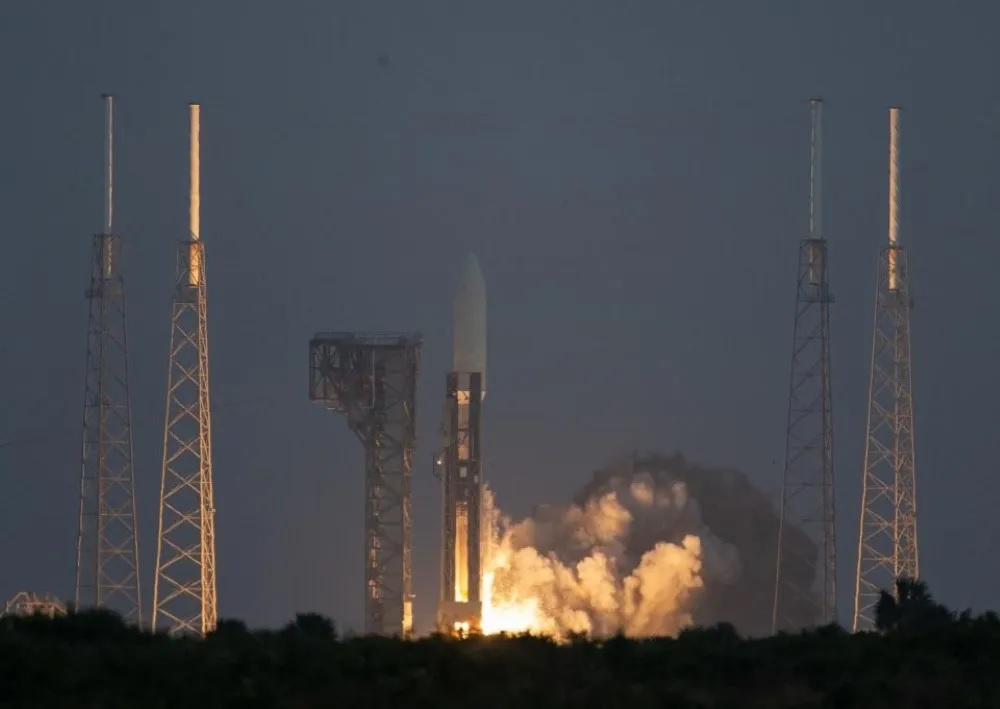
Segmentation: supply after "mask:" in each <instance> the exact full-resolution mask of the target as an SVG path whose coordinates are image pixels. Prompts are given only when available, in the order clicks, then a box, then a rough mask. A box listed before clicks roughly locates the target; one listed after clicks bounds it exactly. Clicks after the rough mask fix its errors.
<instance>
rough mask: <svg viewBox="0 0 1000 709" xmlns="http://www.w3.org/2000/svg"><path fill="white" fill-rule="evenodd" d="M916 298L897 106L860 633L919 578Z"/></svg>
mask: <svg viewBox="0 0 1000 709" xmlns="http://www.w3.org/2000/svg"><path fill="white" fill-rule="evenodd" d="M912 307H913V301H912V299H911V297H910V288H909V278H908V273H907V266H906V250H905V249H904V247H903V246H901V245H900V243H899V109H898V108H890V109H889V242H888V244H886V245H884V246H883V247H882V249H881V252H880V255H879V267H878V282H877V285H876V296H875V325H874V335H873V338H872V363H871V377H870V384H869V395H868V399H869V404H868V435H867V439H866V442H865V464H864V481H863V489H862V495H861V524H860V530H859V533H858V569H857V577H856V584H855V591H854V630H855V631H857V630H866V629H869V628H871V627H872V625H873V624H874V614H875V604H876V603H877V602H878V598H879V592H880V591H881V590H883V589H884V590H893V589H894V583H895V580H896V579H898V578H901V577H907V578H917V577H918V576H919V572H920V567H919V561H918V554H917V496H916V476H915V472H914V436H913V390H912V381H911V370H910V310H911V309H912Z"/></svg>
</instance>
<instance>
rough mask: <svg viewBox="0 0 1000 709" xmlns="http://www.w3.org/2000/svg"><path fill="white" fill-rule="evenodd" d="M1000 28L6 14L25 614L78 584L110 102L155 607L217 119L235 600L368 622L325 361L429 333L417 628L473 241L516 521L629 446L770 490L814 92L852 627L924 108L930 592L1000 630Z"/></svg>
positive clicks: (755, 21)
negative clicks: (37, 599) (188, 309)
mask: <svg viewBox="0 0 1000 709" xmlns="http://www.w3.org/2000/svg"><path fill="white" fill-rule="evenodd" d="M998 22H1000V10H997V9H996V8H994V7H993V5H992V3H986V2H970V3H964V4H962V5H961V8H960V9H959V8H958V7H956V8H953V9H951V10H949V9H947V8H945V7H944V6H943V5H942V4H941V3H932V2H926V1H911V2H896V1H892V2H890V1H888V0H887V1H885V2H879V3H870V2H862V1H861V0H853V1H849V2H845V1H840V2H817V1H810V2H764V1H758V2H752V3H751V2H738V1H731V2H710V1H701V2H668V1H666V0H660V1H656V0H649V1H647V2H638V1H637V2H627V1H621V2H612V1H611V0H605V1H604V2H598V1H596V0H591V1H587V2H583V1H581V0H576V1H573V2H569V1H560V2H556V1H555V0H547V1H545V2H504V3H486V2H451V3H445V2H436V1H434V2H432V1H429V0H428V1H427V2H419V3H416V2H381V1H379V2H355V3H347V2H326V3H321V2H314V3H307V2H293V1H289V2H263V1H260V0H248V1H245V2H239V3H237V2H213V3H207V2H196V1H194V0H172V1H171V2H143V3H130V2H104V1H97V0H93V1H89V2H69V1H64V2H55V1H52V2H49V1H46V0H4V1H3V2H2V3H0V89H2V95H3V97H4V99H3V104H4V109H3V111H2V112H0V214H2V216H3V221H2V227H0V229H2V231H3V233H4V243H5V245H6V253H5V257H4V259H3V261H4V263H5V265H6V269H5V277H4V278H2V279H0V299H2V302H3V303H4V304H5V307H4V308H3V310H2V314H0V319H2V327H3V331H4V333H5V336H4V338H3V339H4V344H3V346H2V347H0V376H2V378H3V381H2V385H0V386H2V388H0V390H2V391H3V406H0V445H2V447H0V476H2V480H3V482H4V485H3V487H2V492H0V558H2V559H3V565H2V570H0V601H3V600H6V599H8V598H9V597H11V596H12V595H13V594H14V593H15V592H17V591H20V590H30V591H36V592H48V593H53V594H56V595H58V596H59V597H61V598H64V599H70V598H72V595H73V578H74V564H75V537H76V527H77V514H78V504H79V502H78V495H79V471H80V461H79V458H80V437H81V422H82V416H83V374H84V354H85V334H86V325H87V303H86V300H85V298H84V291H85V289H86V287H87V279H88V275H89V263H88V259H89V255H90V248H91V235H92V234H93V233H94V232H95V231H98V230H100V228H101V215H102V206H101V204H102V203H101V179H102V150H103V138H102V135H103V133H102V131H103V106H102V103H101V98H100V96H101V94H102V93H104V92H110V93H114V94H115V95H116V130H117V136H116V205H115V208H116V222H117V231H118V232H119V233H121V234H122V238H123V241H124V248H125V269H126V271H125V278H126V287H127V294H128V316H129V337H130V357H131V374H132V399H133V431H134V438H135V476H136V488H137V495H138V498H139V503H138V504H139V510H138V511H139V515H140V520H139V526H140V540H139V543H140V556H141V564H142V568H141V573H142V584H143V598H144V608H143V611H144V615H145V616H147V617H148V615H149V607H150V601H151V597H152V581H153V571H154V569H153V565H154V559H155V552H156V544H155V542H156V516H157V509H158V499H157V495H158V492H159V486H160V465H161V456H162V436H163V418H164V397H165V385H166V375H167V355H168V341H169V334H170V329H169V325H170V322H169V316H170V299H171V296H172V286H173V278H174V265H175V249H176V246H175V244H176V242H177V241H178V240H179V239H181V238H185V237H186V225H187V222H186V219H187V158H188V155H187V140H188V137H187V107H186V104H187V103H188V102H189V101H199V102H200V103H201V104H202V119H201V120H202V128H201V130H202V132H201V141H202V236H203V238H204V241H205V245H206V252H207V279H208V299H209V306H208V307H209V339H210V353H211V367H212V369H211V376H212V380H211V384H212V397H213V414H212V416H213V419H212V422H213V432H214V469H215V502H216V507H217V510H218V511H217V515H216V534H217V563H218V598H219V615H220V617H238V618H243V619H245V620H246V621H247V622H248V623H249V624H251V625H255V626H275V625H278V624H281V623H284V622H285V621H287V620H288V619H290V618H291V616H292V614H293V613H295V612H296V611H305V610H312V611H318V612H321V613H324V614H326V615H329V616H332V617H333V618H334V619H335V620H336V621H337V622H338V623H339V624H341V625H344V626H349V627H353V628H356V629H361V628H362V625H363V624H362V607H363V587H362V578H363V576H362V571H363V569H362V553H363V548H364V542H363V533H362V532H363V497H362V490H363V488H362V471H363V457H362V450H361V447H360V445H359V444H358V443H357V441H356V440H355V439H354V437H353V435H352V434H351V433H350V432H349V431H348V429H347V426H346V424H345V421H344V419H343V418H342V417H339V416H336V415H334V414H331V413H329V412H326V411H323V410H322V409H320V408H318V407H316V406H314V405H312V404H310V402H309V400H308V390H307V365H308V359H307V353H308V342H309V339H310V337H311V336H312V335H313V333H315V332H317V331H320V330H333V329H350V330H382V329H393V330H397V329H398V330H419V331H421V332H422V333H424V336H425V344H424V350H423V365H422V371H421V376H420V383H419V400H418V411H417V417H418V434H419V436H420V441H419V448H418V450H417V453H416V456H415V469H414V482H413V509H414V511H413V514H414V526H415V540H414V555H413V559H414V590H415V593H416V594H417V598H416V622H417V629H418V630H426V629H428V628H429V625H430V623H431V621H432V618H433V612H434V605H435V602H436V599H437V585H438V546H439V539H440V520H439V516H440V490H439V484H438V481H437V480H436V479H435V478H434V477H433V475H432V472H431V454H432V446H433V445H435V444H436V442H437V436H436V431H437V428H438V425H439V418H440V411H441V405H442V401H443V397H444V380H445V372H446V369H447V368H448V365H449V361H450V360H449V358H450V347H451V336H450V322H449V320H450V314H451V296H452V292H453V290H454V288H455V286H456V282H457V279H458V276H459V271H460V269H461V266H462V264H463V262H464V260H465V258H466V256H467V254H468V253H469V252H470V251H472V252H475V253H476V255H477V256H478V258H479V261H480V264H481V266H482V270H483V274H484V276H485V279H486V284H487V289H488V297H489V327H490V329H489V335H488V338H489V339H488V342H489V345H488V347H489V355H488V356H489V396H488V398H487V401H486V404H485V416H486V424H485V425H486V429H485V432H484V436H485V457H486V463H485V470H486V476H487V478H488V480H489V484H490V485H491V487H493V488H494V490H495V491H496V494H497V498H498V503H499V505H500V506H501V507H502V508H503V509H504V510H505V511H507V512H509V513H511V514H513V515H514V516H517V517H520V516H523V515H525V514H527V513H528V512H529V511H530V510H531V508H532V506H533V505H535V504H538V503H541V502H555V503H559V502H565V501H567V500H568V499H569V498H570V497H571V495H572V494H573V493H574V492H575V491H576V490H577V489H578V488H580V487H581V486H582V485H583V484H584V483H585V482H586V481H587V480H588V479H589V477H590V475H591V473H592V472H593V470H594V469H596V468H598V467H599V466H601V465H603V464H605V463H607V462H608V461H609V460H611V459H612V458H614V457H616V456H619V455H621V454H623V453H625V452H627V451H631V450H632V449H640V450H644V451H660V452H663V453H670V452H672V451H674V450H678V449H679V450H681V451H683V452H684V453H685V455H687V456H688V457H689V458H692V459H694V460H697V461H701V462H704V463H708V464H719V465H727V466H734V467H737V468H739V469H741V470H743V471H745V472H746V473H747V474H748V475H749V476H750V477H751V478H752V479H753V480H754V481H755V483H756V484H757V485H759V486H760V487H761V488H762V489H763V490H765V491H767V492H768V493H773V494H775V496H776V495H777V492H778V490H779V485H780V471H781V461H782V455H783V448H784V430H785V407H786V400H787V395H788V368H789V358H790V348H791V330H792V315H793V309H794V297H795V282H796V265H797V255H798V251H797V249H798V241H799V240H800V239H801V238H804V237H805V236H806V233H807V226H808V204H807V199H808V189H809V187H808V170H809V107H808V104H807V103H806V100H807V99H808V98H810V97H812V96H822V97H823V98H824V99H825V102H826V104H825V110H824V133H825V161H826V162H825V174H824V186H825V190H826V193H825V204H824V212H825V233H826V235H827V237H828V239H829V241H830V263H831V281H832V286H833V291H834V293H835V295H836V298H837V300H836V302H835V304H834V305H833V315H832V328H833V345H832V348H833V377H834V380H833V388H834V416H835V420H836V452H835V455H836V465H837V470H836V472H837V477H838V479H837V513H838V525H837V527H838V540H837V541H838V549H839V574H838V580H839V591H840V593H839V601H840V610H841V620H842V621H843V622H846V623H849V622H850V613H849V608H850V604H851V600H852V594H853V590H854V570H855V563H856V552H857V541H858V540H857V533H858V530H857V523H858V515H859V506H860V496H861V490H860V483H861V464H862V457H863V443H864V434H865V414H866V395H867V384H868V382H867V377H868V364H869V358H870V346H871V345H870V343H871V327H872V308H873V299H874V287H875V269H876V262H877V255H878V249H879V246H880V245H881V244H882V242H883V241H884V240H885V239H886V233H887V226H886V224H887V190H888V185H887V153H888V116H887V111H886V109H887V108H888V107H889V106H890V105H894V104H897V105H900V106H902V109H903V111H902V115H901V185H902V186H901V211H902V226H901V241H902V243H903V244H904V245H905V246H907V248H908V253H909V266H910V276H911V290H912V292H913V295H914V297H915V300H916V308H915V310H914V312H913V315H912V329H913V372H914V375H913V376H914V411H915V426H916V467H917V480H918V482H917V485H918V489H917V500H918V502H917V504H918V526H919V537H920V562H921V564H920V565H921V571H922V575H923V576H924V578H925V579H926V580H927V581H928V583H929V584H930V588H931V591H932V592H933V593H934V595H935V596H936V597H937V598H939V600H941V601H943V602H944V603H946V604H947V605H949V606H952V607H956V608H965V607H972V608H974V609H979V610H982V609H985V608H990V607H993V608H995V607H997V599H998V597H1000V570H998V566H997V564H996V563H994V560H993V555H992V554H991V553H990V552H991V550H992V549H993V548H994V547H995V545H996V544H997V541H998V538H1000V515H998V514H997V513H996V507H997V502H996V501H997V499H998V498H1000V482H998V479H997V475H996V471H997V450H998V448H997V434H996V426H997V422H998V420H1000V412H998V410H997V407H996V406H995V405H990V404H989V402H990V401H996V400H998V398H1000V377H998V375H997V373H996V372H997V368H996V365H995V363H996V361H997V360H998V359H1000V337H998V336H997V334H996V333H995V332H994V328H995V320H996V316H995V314H996V312H997V310H998V309H1000V292H998V290H997V288H996V287H995V281H996V278H995V275H994V272H993V269H994V268H995V267H996V266H997V262H998V259H1000V245H998V244H1000V240H998V235H997V233H996V227H995V219H994V218H993V217H991V216H990V215H991V214H992V213H993V212H994V210H995V209H996V201H997V200H996V194H997V193H998V192H1000V131H998V130H997V127H998V125H1000V93H998V91H997V89H996V82H995V76H994V70H995V68H996V67H997V66H998V60H1000V49H998V48H997V44H996V42H995V30H996V27H997V26H998ZM380 58H382V59H383V60H382V61H380Z"/></svg>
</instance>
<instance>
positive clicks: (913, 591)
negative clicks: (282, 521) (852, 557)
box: [0, 579, 1000, 709]
mask: <svg viewBox="0 0 1000 709" xmlns="http://www.w3.org/2000/svg"><path fill="white" fill-rule="evenodd" d="M876 627H877V630H876V631H874V632H867V633H856V634H851V633H848V632H847V631H846V630H844V629H843V628H842V627H840V626H838V625H828V626H823V627H819V628H815V629H811V630H807V631H803V632H801V633H798V634H786V633H783V634H779V635H776V636H773V637H767V638H757V639H746V638H741V637H740V636H739V635H738V634H737V633H736V631H735V630H734V628H733V627H732V626H731V625H728V624H720V625H717V626H714V627H709V628H690V629H687V630H684V631H683V632H681V633H680V634H679V635H678V637H676V638H655V639H647V640H638V639H628V638H625V637H621V636H617V637H613V638H607V639H588V638H585V637H574V638H571V639H570V640H569V641H568V642H565V643H557V642H555V641H553V640H552V639H549V638H544V637H532V636H529V635H520V636H490V637H473V638H469V639H464V640H457V639H453V638H448V637H444V636H439V635H438V636H431V637H428V638H421V639H417V640H411V641H403V640H399V639H395V638H384V637H374V636H368V637H360V636H358V637H341V636H340V635H339V634H338V633H337V629H336V627H335V625H334V623H333V622H332V621H331V620H330V619H328V618H325V617H323V616H320V615H317V614H314V613H306V614H299V615H297V616H296V617H295V619H294V620H293V621H292V622H290V623H289V624H288V625H287V626H285V627H284V628H282V629H280V630H253V631H252V630H250V629H248V628H247V626H246V625H245V624H244V623H243V622H241V621H238V620H220V621H219V623H218V626H217V628H216V630H215V631H214V632H213V633H211V634H210V635H209V636H207V637H206V638H204V639H199V638H194V637H176V636H169V635H167V634H165V633H162V632H158V633H154V632H150V631H148V630H143V629H140V628H138V627H134V626H129V625H127V624H125V623H124V622H123V621H122V619H121V618H120V617H119V616H118V615H116V614H115V613H112V612H110V611H106V610H87V611H82V612H74V611H71V612H70V613H69V614H67V615H65V616H61V617H56V618H46V617H42V616H7V617H3V618H0V708H6V707H76V708H81V709H84V708H89V707H102V708H104V707H108V708H110V707H130V708H135V707H141V708H149V709H157V708H160V707H163V708H166V707H184V708H185V709H194V708H195V707H245V708H248V709H249V708H252V707H296V708H298V707H302V708H305V707H333V706H338V707H364V708H365V709H375V708H376V707H394V708H397V707H437V708H447V707H459V706H461V707H465V708H466V709H467V708H468V707H470V706H472V707H476V709H486V708H489V707H516V708H518V709H534V708H535V707H539V708H541V707H623V708H624V707H628V709H641V708H643V707H666V706H669V707H710V706H711V707H716V706H739V707H793V706H794V707H805V706H838V707H840V706H844V707H846V706H864V707H949V708H952V707H967V706H968V707H972V706H1000V672H998V671H997V670H998V669H1000V617H998V616H997V614H996V613H993V612H987V613H984V614H982V615H977V616H974V615H973V614H972V613H970V612H969V611H965V612H963V613H961V614H956V613H954V612H952V611H950V610H948V609H947V608H945V607H944V606H942V605H940V604H938V603H936V602H935V601H934V599H933V598H932V596H931V594H930V592H929V591H928V589H927V586H926V585H925V584H924V583H923V582H921V581H916V580H910V579H900V580H899V581H898V582H897V584H896V589H895V592H894V593H888V592H883V593H882V595H881V598H880V601H879V603H878V606H877V609H876Z"/></svg>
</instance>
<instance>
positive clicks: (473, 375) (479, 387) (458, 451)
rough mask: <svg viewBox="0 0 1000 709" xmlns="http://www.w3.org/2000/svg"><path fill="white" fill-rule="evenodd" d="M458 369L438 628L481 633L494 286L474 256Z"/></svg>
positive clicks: (466, 281)
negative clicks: (485, 416) (485, 414)
mask: <svg viewBox="0 0 1000 709" xmlns="http://www.w3.org/2000/svg"><path fill="white" fill-rule="evenodd" d="M452 337H453V340H452V344H453V349H452V365H451V370H450V371H449V372H448V376H447V379H446V384H445V407H444V421H443V422H442V436H443V441H442V451H441V453H440V454H439V455H438V457H437V460H436V462H437V464H438V467H439V468H440V469H441V477H442V479H443V483H444V485H443V487H444V491H443V492H444V510H443V512H444V519H443V536H442V550H441V597H440V602H439V605H438V613H437V625H438V630H439V631H441V632H444V633H456V632H457V633H467V632H477V631H478V630H479V629H480V619H481V616H482V596H483V594H482V591H483V589H482V580H483V542H482V540H483V532H484V529H483V515H482V501H483V478H482V452H481V451H482V449H481V444H480V441H481V435H480V434H481V429H482V418H481V409H482V402H483V399H484V397H485V395H486V284H485V283H484V282H483V274H482V272H481V271H480V270H479V262H478V261H477V260H476V257H475V256H472V255H470V256H469V259H468V260H467V261H466V264H465V267H464V269H463V271H462V277H461V279H460V281H459V286H458V290H457V292H456V293H455V300H454V302H453V311H452Z"/></svg>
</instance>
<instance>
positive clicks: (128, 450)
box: [75, 95, 142, 624]
mask: <svg viewBox="0 0 1000 709" xmlns="http://www.w3.org/2000/svg"><path fill="white" fill-rule="evenodd" d="M103 98H104V106H105V119H106V127H107V134H106V140H107V143H106V159H105V163H104V230H103V233H101V234H96V235H95V236H94V241H93V257H92V260H91V272H90V288H89V289H88V290H87V298H88V300H89V301H90V316H89V322H88V325H87V364H86V383H85V386H84V403H83V455H82V465H81V473H80V521H79V526H78V528H77V552H76V591H75V603H76V606H77V607H86V606H97V607H106V608H109V609H111V610H114V611H117V612H118V613H120V614H121V615H122V617H123V618H125V620H127V621H129V622H132V623H136V624H141V623H142V607H141V606H142V602H141V594H140V590H139V539H138V533H137V531H136V526H135V485H134V479H133V471H132V406H131V398H130V394H129V372H128V335H127V328H126V317H125V280H124V277H123V275H122V265H121V238H120V237H119V236H118V235H117V234H115V233H114V224H113V216H114V203H113V198H112V197H113V184H114V179H113V177H114V172H113V169H114V168H113V165H114V163H113V156H114V98H113V97H112V96H108V95H106V96H104V97H103Z"/></svg>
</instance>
